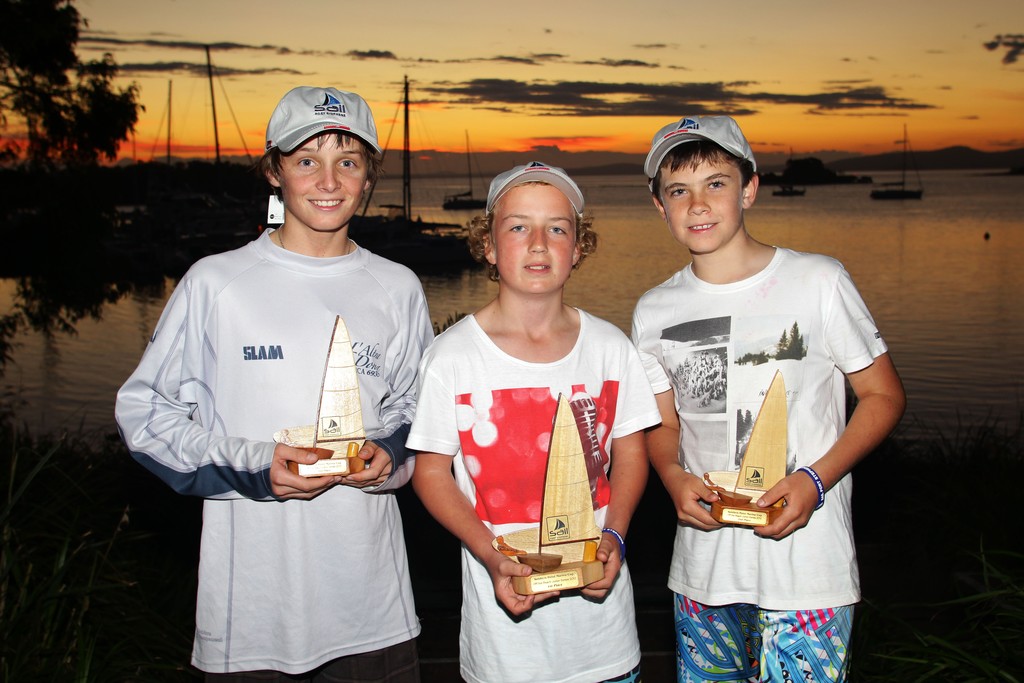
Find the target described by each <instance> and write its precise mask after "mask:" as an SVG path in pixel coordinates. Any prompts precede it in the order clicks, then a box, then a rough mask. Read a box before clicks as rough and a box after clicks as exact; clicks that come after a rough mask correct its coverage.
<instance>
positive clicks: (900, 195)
mask: <svg viewBox="0 0 1024 683" xmlns="http://www.w3.org/2000/svg"><path fill="white" fill-rule="evenodd" d="M900 142H902V143H903V159H902V164H901V169H900V179H899V180H898V181H895V182H891V183H882V184H881V186H879V187H876V188H875V189H873V190H871V198H872V199H920V198H921V196H922V195H923V194H924V187H923V186H922V185H921V174H920V173H918V172H917V164H916V163H915V164H914V173H915V174H916V176H917V187H916V188H909V187H907V160H908V159H909V160H910V161H913V159H914V157H913V152H912V151H911V150H910V140H909V139H908V138H907V126H906V125H904V126H903V140H901V141H900Z"/></svg>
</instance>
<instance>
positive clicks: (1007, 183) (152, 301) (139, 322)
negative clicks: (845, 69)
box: [0, 171, 1024, 431]
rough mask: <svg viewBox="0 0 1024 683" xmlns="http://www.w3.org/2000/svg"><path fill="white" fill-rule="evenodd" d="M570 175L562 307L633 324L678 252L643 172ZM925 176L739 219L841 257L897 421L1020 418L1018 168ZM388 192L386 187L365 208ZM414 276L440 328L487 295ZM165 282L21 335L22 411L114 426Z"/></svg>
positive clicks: (761, 209)
mask: <svg viewBox="0 0 1024 683" xmlns="http://www.w3.org/2000/svg"><path fill="white" fill-rule="evenodd" d="M874 176H875V180H876V181H879V180H885V179H886V174H877V173H876V174H874ZM579 181H580V185H581V186H582V188H583V190H584V193H585V194H586V196H587V201H588V208H589V209H590V211H592V213H593V214H594V216H595V218H596V221H595V227H596V229H597V231H598V233H599V235H600V241H599V248H598V251H597V253H596V254H595V255H594V256H592V257H591V258H590V259H588V260H587V261H586V262H585V263H584V264H583V266H582V268H581V269H580V270H579V271H577V272H576V273H575V274H574V275H573V277H572V279H571V280H570V283H569V287H568V295H567V300H568V301H569V302H570V303H572V304H574V305H577V306H580V307H582V308H585V309H587V310H589V311H590V312H592V313H594V314H596V315H599V316H601V317H604V318H606V319H608V320H610V321H611V322H613V323H614V324H616V325H618V326H619V327H620V328H622V329H623V330H624V331H626V332H628V330H629V324H630V317H631V314H632V309H633V305H634V304H635V302H636V300H637V298H638V297H639V296H640V295H641V294H642V293H643V292H645V291H646V290H647V289H649V288H650V287H653V286H654V285H657V284H658V283H660V282H662V281H663V280H665V279H666V278H667V277H669V275H671V274H672V273H673V272H674V271H676V270H678V269H679V268H681V267H682V266H683V265H685V263H686V261H687V260H688V259H687V258H686V255H685V254H684V253H683V252H681V251H680V249H679V248H678V247H677V245H676V243H675V242H674V241H673V240H672V238H671V237H670V236H669V234H668V230H667V228H666V227H665V225H664V223H662V222H661V221H660V219H659V218H658V215H657V213H656V212H655V210H654V208H653V207H652V206H651V203H650V199H649V196H648V194H647V191H646V188H645V187H644V185H643V183H642V180H641V179H639V178H635V177H632V176H629V177H620V176H590V177H581V178H579ZM389 182H390V181H389ZM924 182H925V188H926V191H925V198H924V199H923V200H922V201H914V202H879V201H872V200H870V199H869V198H868V191H869V189H870V188H869V187H868V186H864V185H853V186H832V187H810V188H808V190H807V194H806V196H804V197H790V198H782V197H773V196H772V195H771V188H767V187H766V188H762V190H761V192H760V193H759V197H758V200H757V203H756V204H755V206H754V208H753V209H752V210H751V211H750V212H749V213H748V218H747V225H748V227H749V229H750V231H751V232H752V233H753V234H754V235H755V236H756V237H757V238H758V239H760V240H762V241H764V242H768V243H771V244H778V245H783V246H788V247H791V248H794V249H798V250H802V251H816V252H821V253H825V254H830V255H832V256H835V257H836V258H838V259H839V260H841V261H842V262H843V263H844V264H845V265H846V267H847V269H848V270H849V271H850V272H851V274H852V275H853V278H854V280H855V281H856V282H857V284H858V286H859V288H860V290H861V292H862V294H863V295H864V298H865V299H866V301H867V303H868V306H869V307H870V308H871V310H872V312H873V313H874V316H875V319H876V322H877V323H878V325H879V327H880V329H881V330H882V333H883V335H884V336H885V337H886V339H887V341H888V342H889V346H890V350H891V353H892V356H893V359H894V360H895V362H896V365H897V367H898V369H899V371H900V373H901V375H902V377H903V380H904V383H905V384H906V387H907V392H908V395H909V407H908V417H907V418H905V420H904V422H905V424H915V423H918V422H919V423H921V424H924V425H926V426H928V427H941V428H943V429H949V428H951V426H952V425H953V424H955V421H956V420H958V419H959V420H961V421H965V422H977V421H979V420H982V419H984V418H986V417H988V416H993V417H998V418H1000V419H1003V420H1006V421H1011V420H1012V421H1014V422H1015V421H1016V420H1017V419H1018V418H1019V416H1020V413H1021V409H1022V406H1024V403H1022V378H1024V370H1022V367H1024V344H1022V343H1021V339H1022V338H1024V305H1022V304H1021V298H1022V295H1024V269H1022V268H1021V267H1020V265H1019V264H1020V263H1021V261H1022V257H1024V177H1020V176H1018V177H1009V176H986V175H982V174H978V173H976V172H952V171H943V172H933V173H930V174H925V175H924ZM453 189H462V188H461V187H460V186H459V183H458V182H457V181H455V182H453V183H447V184H446V183H443V182H442V181H438V180H424V181H422V182H421V183H419V184H418V186H417V187H416V188H415V190H414V193H415V195H416V198H415V200H416V202H417V204H418V205H419V206H420V207H422V208H420V209H418V210H417V212H418V213H419V214H420V215H422V217H423V218H424V219H425V220H447V221H454V222H462V221H464V220H466V219H467V218H468V217H469V214H468V213H467V214H463V215H459V214H458V213H451V212H445V211H441V210H440V209H438V210H434V209H432V208H426V207H433V206H440V203H441V198H442V196H443V195H444V194H445V193H446V192H449V191H451V190H453ZM478 191H479V188H478ZM398 194H399V190H398V188H397V187H394V186H393V185H392V184H389V183H388V182H386V183H384V185H383V186H382V187H380V188H378V193H377V196H376V197H375V201H377V202H380V203H388V202H392V201H394V200H395V198H397V196H398ZM986 233H987V234H988V235H989V239H985V235H986ZM423 284H424V288H425V290H426V292H427V299H428V302H429V304H430V309H431V314H432V317H433V319H434V320H435V321H439V322H443V321H444V320H445V318H447V317H448V316H449V315H452V314H455V313H460V312H461V313H467V312H472V311H474V310H476V309H477V308H479V307H480V306H481V305H482V304H484V303H485V302H486V301H488V300H489V299H490V298H491V297H492V296H493V295H494V292H495V285H494V284H493V283H490V282H489V281H488V280H487V277H486V275H485V274H484V272H483V271H482V270H472V271H465V272H463V273H461V274H460V275H455V276H451V277H444V276H425V277H423ZM173 285H174V283H173V282H172V281H167V282H166V283H165V286H164V287H163V288H162V291H161V288H159V287H157V288H155V289H156V290H157V291H151V292H147V293H131V294H128V295H126V296H125V297H123V298H121V299H120V300H119V301H118V302H117V303H116V304H110V305H107V306H105V307H104V309H103V311H102V319H101V320H99V321H93V320H84V321H81V322H80V323H79V324H78V325H77V329H78V334H77V335H76V336H70V337H69V336H62V335H58V336H57V338H56V339H54V340H53V341H52V342H45V341H44V340H43V339H42V338H41V337H40V336H38V335H31V334H28V335H22V336H20V337H19V338H18V339H17V341H18V343H19V346H18V347H17V349H16V350H15V353H14V363H13V364H10V365H9V366H8V367H7V371H6V374H5V376H4V377H3V378H2V379H0V384H2V386H4V387H5V388H7V389H9V390H14V391H16V392H17V393H18V396H19V397H20V399H21V400H22V401H23V402H24V405H23V407H22V408H20V409H19V413H18V414H19V416H20V417H21V418H22V419H23V420H24V421H25V422H26V423H28V424H29V425H30V426H31V427H32V428H34V429H47V430H54V429H62V428H77V427H79V426H84V427H86V428H87V429H90V430H99V431H109V430H113V429H114V426H113V419H112V413H113V402H114V394H115V392H116V391H117V388H118V387H119V386H120V384H121V383H122V382H123V381H124V379H125V378H126V377H127V376H128V374H129V373H130V372H131V371H132V369H133V368H134V366H135V364H136V363H137V361H138V358H139V356H140V355H141V353H142V351H143V349H144V348H145V345H146V341H147V339H148V338H149V335H150V333H151V331H152V329H153V327H154V325H155V324H156V321H157V319H158V317H159V315H160V311H161V309H162V307H163V303H164V300H165V299H166V297H167V296H168V295H169V294H170V291H171V288H172V287H173ZM13 292H14V283H13V282H12V281H9V280H0V312H8V311H9V310H10V309H11V307H12V305H13V303H12V296H13Z"/></svg>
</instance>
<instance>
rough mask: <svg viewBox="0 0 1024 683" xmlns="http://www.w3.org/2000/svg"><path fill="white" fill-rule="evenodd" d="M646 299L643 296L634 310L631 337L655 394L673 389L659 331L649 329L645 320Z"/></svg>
mask: <svg viewBox="0 0 1024 683" xmlns="http://www.w3.org/2000/svg"><path fill="white" fill-rule="evenodd" d="M646 305H647V304H645V299H644V298H641V299H640V302H639V303H638V304H637V306H636V309H635V310H634V311H633V328H632V333H631V338H632V341H633V345H634V346H635V347H636V350H637V353H638V354H639V358H640V363H641V365H642V367H643V371H644V374H645V375H646V376H647V381H648V383H649V384H650V387H651V389H652V391H653V392H654V393H655V394H660V393H662V392H663V391H669V390H670V389H672V384H671V383H670V382H669V378H668V375H667V374H666V373H665V368H664V366H663V365H662V362H661V361H662V357H661V340H660V339H659V338H658V335H659V331H657V330H649V329H647V326H646V324H645V321H644V310H645V308H646Z"/></svg>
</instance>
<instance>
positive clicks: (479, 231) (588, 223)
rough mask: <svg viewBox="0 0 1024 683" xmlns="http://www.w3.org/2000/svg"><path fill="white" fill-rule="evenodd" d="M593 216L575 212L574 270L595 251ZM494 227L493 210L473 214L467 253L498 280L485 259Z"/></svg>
mask: <svg viewBox="0 0 1024 683" xmlns="http://www.w3.org/2000/svg"><path fill="white" fill-rule="evenodd" d="M522 184H523V185H532V184H537V185H547V184H548V183H544V182H539V181H534V182H531V183H522ZM593 225H594V217H593V216H590V215H584V214H582V213H577V214H576V246H577V247H579V250H580V258H579V260H577V261H576V263H575V265H573V267H572V269H573V270H576V269H577V268H579V267H580V265H581V264H582V263H583V260H584V259H585V258H587V257H588V256H590V255H591V254H593V253H594V252H595V251H597V232H595V231H594V228H593ZM493 227H494V211H488V212H487V213H485V214H481V215H478V216H474V217H473V220H472V221H470V223H469V253H470V255H472V257H473V258H474V259H476V260H477V261H478V262H480V263H482V264H483V265H484V266H486V267H487V277H488V278H490V279H491V280H492V281H494V282H497V281H498V267H497V266H496V265H494V264H493V263H490V262H488V260H487V247H488V246H489V245H490V243H491V229H492V228H493Z"/></svg>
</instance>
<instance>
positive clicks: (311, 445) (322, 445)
mask: <svg viewBox="0 0 1024 683" xmlns="http://www.w3.org/2000/svg"><path fill="white" fill-rule="evenodd" d="M274 441H276V442H278V443H283V444H285V445H287V446H294V447H295V448H305V449H307V450H311V451H313V452H314V453H316V454H317V457H319V458H320V459H319V460H318V461H317V462H315V463H313V464H312V465H306V464H300V463H296V462H289V463H288V468H289V469H290V470H291V471H292V472H294V473H295V474H298V475H300V476H303V477H322V476H325V475H333V474H351V473H353V472H360V471H362V470H363V468H364V467H365V465H366V463H365V461H364V460H363V459H362V458H360V457H359V449H360V448H362V447H363V444H364V443H366V432H365V431H364V429H363V410H362V406H361V404H360V402H359V377H358V375H357V373H356V364H355V357H354V356H353V355H352V340H351V339H350V338H349V335H348V328H347V327H345V321H344V320H342V318H341V316H337V317H336V318H335V319H334V331H333V332H332V334H331V344H330V346H329V347H328V351H327V362H326V363H325V364H324V374H323V380H322V382H321V384H320V397H319V401H318V403H317V408H316V419H315V420H314V422H313V424H309V425H302V426H300V427H289V428H288V429H281V430H279V431H277V432H275V433H274Z"/></svg>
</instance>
